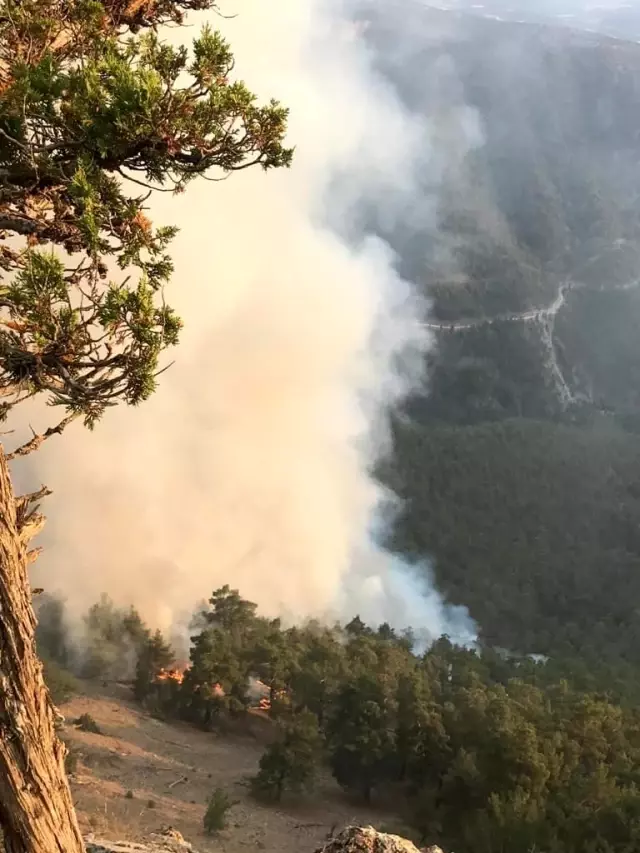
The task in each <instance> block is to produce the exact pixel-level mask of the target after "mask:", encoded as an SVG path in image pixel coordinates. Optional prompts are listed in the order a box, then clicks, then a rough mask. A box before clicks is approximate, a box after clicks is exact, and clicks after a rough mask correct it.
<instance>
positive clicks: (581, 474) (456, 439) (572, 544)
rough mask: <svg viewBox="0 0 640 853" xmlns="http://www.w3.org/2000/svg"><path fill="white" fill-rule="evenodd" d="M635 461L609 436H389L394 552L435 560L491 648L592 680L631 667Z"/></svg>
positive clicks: (447, 431)
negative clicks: (579, 670) (540, 658)
mask: <svg viewBox="0 0 640 853" xmlns="http://www.w3.org/2000/svg"><path fill="white" fill-rule="evenodd" d="M639 451H640V440H639V437H638V436H637V435H630V434H628V433H625V432H623V431H621V430H620V429H618V428H616V427H615V426H614V425H612V424H611V423H608V424H606V425H601V426H599V427H595V426H594V428H592V429H584V428H578V427H570V426H561V425H558V424H549V423H544V422H532V421H515V420H514V421H506V422H503V423H500V424H483V425H478V426H475V427H450V426H446V425H440V426H437V427H436V426H435V425H430V426H428V427H426V426H425V427H420V426H414V427H410V428H409V427H405V426H402V425H398V427H397V437H396V451H395V459H394V460H393V462H390V464H389V467H388V469H387V470H386V471H385V479H387V481H388V482H389V483H390V484H391V485H392V487H394V488H395V490H396V491H397V493H398V494H399V495H400V496H401V497H402V498H404V499H406V500H405V502H404V503H403V505H402V510H401V513H400V515H399V516H398V519H397V523H396V527H395V532H394V538H393V543H392V545H393V547H394V548H396V549H397V550H398V551H400V552H402V553H404V554H408V555H410V556H411V557H412V558H415V559H418V560H419V559H420V558H421V557H422V556H423V555H425V554H427V555H430V556H431V557H432V558H433V566H434V571H435V574H436V579H437V582H438V585H439V587H440V588H441V589H442V590H443V591H444V592H445V594H446V595H447V597H448V599H449V600H451V601H452V602H454V603H464V604H466V605H468V607H469V609H470V611H471V615H472V616H473V617H474V619H476V621H477V622H478V623H479V624H480V626H481V630H482V636H483V638H484V639H485V640H486V642H487V643H489V644H491V645H495V646H502V647H504V648H507V649H510V650H518V651H520V652H531V653H540V654H547V655H552V656H554V657H561V658H565V659H566V658H573V659H578V658H583V659H585V660H586V665H583V668H584V670H585V673H584V674H585V677H591V678H593V677H594V676H595V675H597V673H598V670H600V669H602V665H601V662H603V661H604V660H606V661H607V663H608V664H610V662H614V663H615V664H616V666H618V665H620V664H621V660H623V661H624V660H626V661H628V662H629V663H633V664H634V665H637V664H638V663H640V658H639V656H638V651H639V649H640V646H639V644H638V639H639V638H640V615H639V611H638V610H637V606H636V602H637V600H638V597H639V596H640V573H639V572H638V567H639V566H640V539H639V538H638V535H637V530H638V524H637V520H638V519H640V503H639V497H640V495H639V493H638V482H639V481H640V453H639ZM634 680H635V679H633V678H627V679H626V681H627V683H628V685H629V686H630V685H631V684H632V683H633V681H634ZM592 686H593V685H592Z"/></svg>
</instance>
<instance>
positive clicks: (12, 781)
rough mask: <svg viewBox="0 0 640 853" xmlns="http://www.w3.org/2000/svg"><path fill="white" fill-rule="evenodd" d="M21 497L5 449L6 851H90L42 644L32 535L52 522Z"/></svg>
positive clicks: (1, 730) (1, 502) (2, 674)
mask: <svg viewBox="0 0 640 853" xmlns="http://www.w3.org/2000/svg"><path fill="white" fill-rule="evenodd" d="M46 494H48V492H47V490H46V489H42V490H41V491H40V492H38V493H36V494H33V495H25V496H24V497H21V498H16V497H15V496H14V493H13V488H12V485H11V477H10V473H9V467H8V461H7V457H6V455H5V453H4V451H3V450H2V447H1V446H0V827H1V828H2V833H3V835H4V846H5V850H6V853H83V851H84V844H83V842H82V836H81V835H80V830H79V828H78V823H77V820H76V816H75V812H74V808H73V800H72V798H71V791H70V790H69V784H68V782H67V777H66V773H65V769H64V756H65V754H66V749H65V747H64V745H63V744H62V743H61V742H60V741H59V739H58V737H57V735H56V733H55V729H54V721H53V706H52V703H51V699H50V697H49V691H48V690H47V688H46V687H45V684H44V680H43V677H42V665H41V663H40V661H39V659H38V656H37V654H36V647H35V625H36V621H35V614H34V612H33V607H32V604H31V587H30V584H29V576H28V566H29V563H31V562H33V560H34V559H35V558H36V557H37V554H38V550H33V551H29V550H28V543H29V540H30V539H31V538H32V537H33V536H35V535H36V534H37V533H38V532H39V531H40V530H41V529H42V527H43V525H44V517H43V516H42V515H40V513H38V511H37V510H38V507H37V506H34V504H35V502H36V501H37V500H38V499H39V498H41V497H43V496H44V495H46Z"/></svg>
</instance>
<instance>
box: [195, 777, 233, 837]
mask: <svg viewBox="0 0 640 853" xmlns="http://www.w3.org/2000/svg"><path fill="white" fill-rule="evenodd" d="M235 805H236V804H235V803H234V802H233V801H232V800H231V799H230V798H229V795H228V794H227V793H226V791H224V790H223V789H222V788H216V789H215V791H214V792H213V793H212V794H211V797H210V798H209V802H208V803H207V809H206V811H205V813H204V818H203V821H202V823H203V826H204V831H205V833H206V834H207V835H215V833H216V832H221V831H222V830H223V829H226V826H227V816H228V813H229V810H230V809H232V808H233V807H234V806H235Z"/></svg>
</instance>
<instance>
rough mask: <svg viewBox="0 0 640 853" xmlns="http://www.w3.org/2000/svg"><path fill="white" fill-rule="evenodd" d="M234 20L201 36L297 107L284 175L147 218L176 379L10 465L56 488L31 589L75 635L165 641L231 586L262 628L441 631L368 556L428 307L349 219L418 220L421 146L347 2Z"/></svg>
mask: <svg viewBox="0 0 640 853" xmlns="http://www.w3.org/2000/svg"><path fill="white" fill-rule="evenodd" d="M233 6H234V4H231V7H233ZM231 7H230V6H229V4H228V3H227V4H225V7H224V10H223V11H224V12H225V14H234V13H236V12H237V13H238V14H237V17H234V18H232V19H228V20H224V19H221V18H218V17H212V18H211V23H212V24H213V26H214V27H216V28H220V29H222V31H223V33H224V35H225V36H226V37H228V38H229V40H230V42H231V45H232V47H233V49H234V52H235V55H236V69H237V73H238V76H239V77H241V78H242V79H244V80H245V82H246V83H247V85H248V86H249V87H250V88H252V89H253V90H254V91H256V93H257V94H258V96H259V98H260V99H265V98H269V97H276V98H278V99H279V100H281V101H282V102H283V103H285V104H286V105H287V106H289V107H290V109H291V119H290V131H289V141H290V143H292V144H295V145H296V148H297V151H296V157H295V163H294V166H293V168H292V169H291V170H289V171H287V172H277V173H276V172H274V173H267V174H264V173H262V172H259V171H258V170H248V171H246V172H241V173H238V174H236V175H233V176H232V177H231V178H230V179H229V180H228V181H226V182H222V183H207V182H204V181H200V182H198V183H197V184H194V185H192V186H191V187H190V188H189V189H188V191H187V193H186V194H185V195H184V196H182V197H175V198H174V197H167V196H161V197H159V198H156V201H155V204H154V207H153V209H152V215H153V218H154V220H155V222H156V224H162V223H175V224H177V225H178V226H179V227H180V229H181V233H180V235H179V237H178V239H177V240H176V242H175V244H174V247H173V254H174V258H175V261H176V274H175V277H174V281H173V283H172V285H171V288H170V291H169V292H168V294H167V299H168V301H169V302H170V304H172V305H174V306H175V307H176V308H177V309H178V311H179V313H180V314H181V316H182V317H183V319H184V321H185V331H184V333H183V337H182V341H181V344H180V346H179V348H178V349H177V350H176V351H175V353H170V354H169V356H168V358H174V357H175V358H176V360H177V362H176V364H175V366H174V367H173V368H172V369H171V370H170V371H168V372H167V373H165V374H164V375H163V377H162V382H161V387H160V389H159V391H158V392H157V394H156V395H155V396H154V397H153V398H152V400H151V401H149V402H148V403H146V404H144V406H142V407H140V408H139V409H125V408H119V409H117V410H112V411H111V412H109V413H108V415H107V416H106V417H105V418H104V421H103V422H102V423H101V424H100V425H99V427H98V428H97V429H96V431H95V432H94V433H93V434H91V433H88V432H87V431H85V430H83V429H82V428H81V427H80V426H74V427H73V428H72V429H70V430H69V431H68V432H67V433H66V434H65V435H64V436H63V437H62V438H60V439H58V440H52V441H50V442H48V443H47V445H45V446H44V447H43V449H42V450H41V451H40V452H39V453H38V454H37V455H36V456H34V457H31V458H30V459H28V460H27V461H26V462H25V463H20V467H19V468H17V474H18V478H19V482H20V485H21V486H23V487H31V486H34V485H35V486H37V485H39V484H40V482H45V483H47V485H49V486H50V487H51V488H52V489H53V490H54V496H53V497H52V498H50V499H49V500H48V501H47V505H46V512H47V514H48V516H49V523H48V525H47V528H46V532H45V534H44V535H43V537H42V538H43V542H42V544H43V545H44V546H45V548H46V550H45V554H44V555H43V557H42V558H41V560H40V561H38V563H37V565H36V566H35V569H34V581H35V582H37V583H38V584H39V585H42V586H44V587H45V589H46V590H47V592H50V593H62V594H63V595H64V596H65V598H66V599H67V604H68V607H69V608H70V609H71V612H72V613H73V614H74V615H76V616H78V615H80V614H81V613H82V612H84V610H85V609H86V608H87V606H89V605H90V604H91V603H93V602H94V601H95V600H97V598H98V597H99V595H100V593H102V592H103V591H105V592H107V593H108V594H109V595H110V596H111V597H112V598H113V599H114V600H115V601H116V602H117V603H119V604H123V605H127V604H130V603H133V604H135V605H136V606H138V607H139V608H140V610H141V612H142V613H143V615H144V616H145V617H146V618H147V619H149V620H150V621H151V622H152V623H154V624H157V625H159V626H161V627H165V628H168V627H170V626H171V625H172V624H175V622H176V621H177V620H178V621H179V620H180V619H181V618H182V617H183V615H184V614H186V613H188V612H190V611H191V609H192V607H193V606H194V604H195V603H196V602H197V601H198V600H201V599H202V598H203V597H207V596H208V595H209V594H210V592H211V590H212V589H214V588H215V587H216V586H219V585H221V584H223V583H229V584H230V585H231V586H233V587H237V588H238V589H240V591H241V593H242V594H243V595H245V596H246V597H249V598H251V599H253V600H255V601H257V602H258V604H259V605H260V607H261V609H262V611H263V612H265V613H267V614H271V615H282V616H284V617H291V618H296V619H300V618H304V617H307V616H318V615H323V614H328V613H335V614H337V615H343V613H344V614H349V615H353V613H355V612H360V614H361V616H362V618H364V619H368V618H370V619H375V620H379V619H387V620H388V621H390V622H391V623H392V624H393V623H395V624H396V625H398V627H402V626H404V624H405V620H406V619H407V618H410V619H411V620H412V621H413V622H414V623H415V622H416V621H419V622H421V623H422V624H421V625H416V627H418V628H424V627H426V628H429V629H432V630H433V631H434V633H440V632H441V631H442V630H446V628H447V619H448V612H449V611H448V610H447V608H446V607H445V606H444V605H443V604H442V602H441V600H440V598H439V597H438V596H437V593H435V591H434V590H433V589H431V588H426V589H423V587H422V586H421V584H423V585H424V584H425V583H426V581H421V582H420V583H418V582H414V580H413V579H412V576H411V575H410V574H408V573H407V572H406V571H405V567H403V566H402V565H400V564H399V563H398V562H397V561H395V560H393V559H392V558H391V557H390V556H389V555H386V554H384V553H383V552H380V550H379V549H377V547H376V545H375V540H374V539H373V538H372V537H370V536H369V530H370V529H371V523H372V519H374V518H375V517H376V512H377V510H378V508H379V506H380V504H381V501H382V500H383V498H384V496H383V495H382V493H381V490H380V488H379V487H378V486H377V484H376V483H375V481H374V480H373V479H372V477H371V475H370V469H371V465H372V463H373V461H374V459H375V456H376V454H377V453H378V452H379V451H380V450H381V449H382V448H383V447H384V444H385V441H386V435H385V428H384V413H385V411H386V410H387V408H388V407H389V406H392V405H393V404H394V402H396V401H397V400H398V399H399V398H400V397H401V396H402V395H403V394H404V393H405V392H406V391H407V390H408V388H409V387H410V385H411V383H412V382H415V381H418V379H419V373H420V365H421V364H422V363H423V355H424V351H425V349H426V348H427V347H428V346H430V344H431V341H430V340H429V339H428V338H427V337H426V333H425V330H424V329H421V328H420V320H421V319H422V316H421V315H422V312H424V306H420V305H419V304H418V303H417V302H416V300H415V298H414V296H413V295H412V293H411V289H410V287H409V286H408V285H407V284H406V283H405V282H403V281H401V280H400V279H399V277H398V275H397V274H396V272H395V269H394V258H393V256H392V254H391V252H390V250H389V249H388V247H387V246H386V245H385V244H384V243H382V242H380V241H379V240H373V239H362V240H359V239H356V238H354V237H353V234H354V233H357V228H356V229H355V231H354V223H353V219H354V216H355V212H354V211H355V204H356V201H361V200H362V199H366V200H369V201H370V202H371V203H376V204H378V205H381V206H384V210H385V215H386V216H387V217H388V218H389V219H390V220H392V219H393V216H394V211H396V210H400V209H401V208H402V206H403V205H406V203H407V201H408V199H409V198H410V197H411V191H412V184H413V181H414V177H415V173H416V171H417V170H419V169H424V168H426V167H427V166H428V155H429V150H428V134H427V128H426V127H425V126H424V125H423V124H422V123H421V121H419V120H418V119H416V118H415V117H411V116H409V115H408V114H407V113H405V112H404V111H403V109H402V107H401V106H400V104H399V102H398V101H397V100H396V98H395V96H394V95H393V92H392V90H391V89H390V88H388V87H387V86H386V85H385V84H384V83H383V81H382V80H381V79H380V78H378V77H376V75H375V74H374V72H373V71H372V64H371V62H370V57H369V56H368V55H367V53H366V50H365V48H364V47H363V45H362V39H360V38H358V32H357V30H356V29H355V28H354V26H353V25H352V24H350V23H349V21H348V17H347V16H346V14H344V13H343V10H342V8H341V7H340V5H339V4H337V3H332V2H330V0H326V2H320V0H317V2H309V0H308V2H304V3H303V2H300V0H280V2H278V3H276V4H266V3H264V2H260V0H244V2H242V3H241V4H238V7H237V9H236V8H231ZM202 22H203V18H202V17H197V16H193V17H192V18H191V20H190V22H189V23H191V24H192V25H194V26H193V27H192V30H191V32H190V31H189V30H181V31H175V30H172V31H169V33H168V37H170V38H172V39H179V40H183V39H185V38H189V37H190V36H191V35H192V34H193V35H195V31H196V29H198V28H199V26H200V25H201V23H202ZM338 175H339V176H340V192H335V193H334V194H332V193H330V192H329V189H330V185H331V182H332V181H333V180H334V179H335V178H336V176H338ZM347 235H350V236H349V238H347ZM38 425H39V424H38ZM390 590H392V593H393V594H391V595H390V594H389V591H390ZM423 592H426V593H427V596H426V597H423V595H422V593H423ZM421 602H422V604H421ZM422 605H424V606H422ZM427 623H431V624H427Z"/></svg>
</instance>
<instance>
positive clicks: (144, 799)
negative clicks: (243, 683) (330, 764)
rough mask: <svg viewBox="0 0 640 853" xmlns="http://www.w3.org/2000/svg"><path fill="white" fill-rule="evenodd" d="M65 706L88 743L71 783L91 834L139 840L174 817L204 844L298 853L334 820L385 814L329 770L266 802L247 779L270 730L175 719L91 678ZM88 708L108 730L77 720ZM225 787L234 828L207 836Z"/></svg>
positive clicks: (366, 820) (68, 727) (73, 739)
mask: <svg viewBox="0 0 640 853" xmlns="http://www.w3.org/2000/svg"><path fill="white" fill-rule="evenodd" d="M60 710H61V712H62V713H63V714H64V716H65V718H66V724H65V726H64V729H63V732H62V735H63V737H64V739H65V741H66V742H67V743H68V744H69V746H70V748H71V749H72V750H74V751H76V750H77V751H78V757H79V763H78V767H77V769H76V771H75V773H74V774H73V777H72V779H71V785H72V790H73V795H74V802H75V805H76V809H77V811H78V814H79V818H80V822H81V827H82V830H83V832H84V834H86V835H88V834H90V833H95V834H96V836H100V837H103V838H109V839H113V840H117V839H127V840H131V841H138V840H143V839H144V838H145V837H148V835H149V834H150V833H151V832H154V831H157V830H158V829H159V828H160V827H161V826H166V825H171V826H173V827H174V828H175V829H177V830H179V831H180V832H181V833H182V834H183V835H184V837H185V838H187V839H188V840H190V841H191V842H192V843H193V844H194V846H196V847H197V848H198V849H199V850H202V851H203V853H204V851H214V850H216V851H217V850H224V851H227V853H239V851H245V850H247V849H253V850H255V849H258V850H260V849H265V850H269V851H278V853H287V851H291V853H294V851H295V853H298V851H312V850H314V849H316V848H317V847H319V846H320V844H321V843H322V842H323V841H324V840H325V838H326V837H327V834H328V833H329V832H330V831H331V829H332V828H333V827H334V826H337V827H338V828H341V827H342V826H344V825H346V824H359V825H367V824H374V825H376V824H378V825H379V824H380V822H381V814H380V812H379V811H378V812H377V813H375V814H374V813H372V812H371V811H367V810H365V809H364V808H362V807H361V806H359V805H357V804H350V803H349V801H348V800H347V799H346V798H345V796H344V795H343V794H342V792H340V791H339V790H338V788H337V787H336V786H335V784H334V783H333V781H332V780H331V779H330V778H324V779H322V780H321V784H320V787H319V790H318V791H316V793H315V794H314V796H313V797H312V798H310V800H308V801H299V802H295V803H294V802H283V803H282V804H281V805H279V806H274V807H263V806H261V805H259V804H257V803H256V802H255V801H254V800H252V799H251V798H250V797H249V794H248V789H247V785H246V779H247V777H248V776H250V775H252V774H254V773H255V772H256V770H257V767H258V762H259V760H260V756H261V754H262V750H263V748H264V741H265V732H264V731H262V732H260V731H259V730H258V731H254V732H253V735H248V736H244V737H240V736H231V735H229V736H221V735H217V734H210V733H204V732H200V731H197V730H195V729H193V728H190V727H188V726H186V725H181V724H175V725H174V724H171V725H170V724H167V723H164V722H162V721H159V720H156V719H153V718H151V717H149V716H147V715H145V714H144V713H142V712H141V711H140V709H139V707H138V706H137V705H136V704H135V703H134V702H132V701H130V700H129V698H128V692H127V690H126V689H125V688H113V689H112V688H108V689H97V688H94V687H87V692H86V694H85V695H80V696H77V697H75V698H74V699H73V700H72V701H71V702H69V703H67V704H66V705H63V706H62V707H61V708H60ZM82 714H90V715H91V716H92V717H93V718H94V719H95V720H96V722H97V723H98V725H99V727H100V729H101V732H102V734H90V733H87V732H83V731H80V730H78V729H77V728H76V727H74V726H73V724H72V720H74V719H77V718H78V717H79V716H81V715H82ZM265 725H266V723H265ZM217 787H221V788H224V789H225V790H226V791H227V793H228V794H229V796H230V798H231V799H232V800H234V801H237V805H235V806H234V807H233V808H232V809H231V811H230V813H229V828H228V829H227V830H225V831H224V832H222V833H220V834H219V835H218V836H217V837H215V838H206V837H205V836H203V833H202V818H203V815H204V811H205V804H206V802H207V799H208V797H209V796H210V794H211V792H212V791H213V790H214V788H217ZM129 792H130V793H129Z"/></svg>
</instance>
